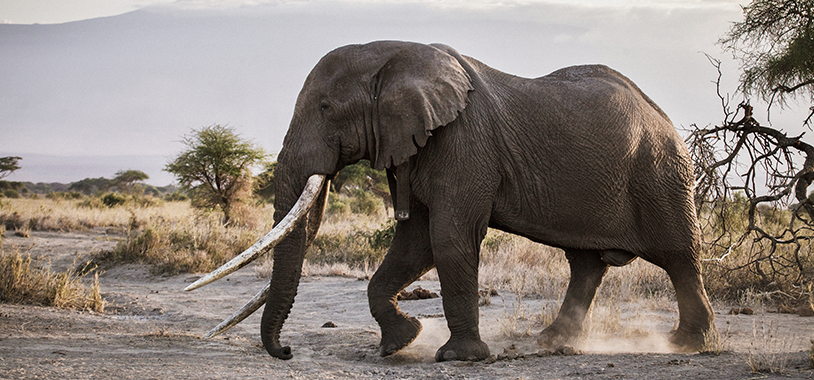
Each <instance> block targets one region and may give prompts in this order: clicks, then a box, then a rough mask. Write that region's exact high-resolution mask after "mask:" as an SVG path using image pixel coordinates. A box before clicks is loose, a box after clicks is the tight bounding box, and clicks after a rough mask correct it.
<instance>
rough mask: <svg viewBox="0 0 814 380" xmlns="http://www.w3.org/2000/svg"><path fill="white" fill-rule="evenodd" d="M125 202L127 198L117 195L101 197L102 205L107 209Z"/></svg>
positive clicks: (110, 194) (111, 194)
mask: <svg viewBox="0 0 814 380" xmlns="http://www.w3.org/2000/svg"><path fill="white" fill-rule="evenodd" d="M125 202H127V197H125V196H124V195H122V194H119V193H107V194H105V195H104V196H102V203H104V205H105V206H107V207H114V206H120V205H123V204H124V203H125Z"/></svg>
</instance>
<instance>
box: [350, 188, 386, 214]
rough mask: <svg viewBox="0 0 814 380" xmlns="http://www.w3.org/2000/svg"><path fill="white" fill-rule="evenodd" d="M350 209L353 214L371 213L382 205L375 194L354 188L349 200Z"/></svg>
mask: <svg viewBox="0 0 814 380" xmlns="http://www.w3.org/2000/svg"><path fill="white" fill-rule="evenodd" d="M349 206H350V210H351V211H352V212H353V213H355V214H365V215H368V216H370V215H373V214H375V213H376V211H377V210H379V209H380V208H383V207H384V203H383V202H382V200H381V199H379V198H378V197H376V196H375V195H373V194H371V193H369V192H367V191H363V190H355V191H354V192H353V196H352V197H351V198H350V201H349Z"/></svg>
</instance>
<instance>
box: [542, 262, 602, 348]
mask: <svg viewBox="0 0 814 380" xmlns="http://www.w3.org/2000/svg"><path fill="white" fill-rule="evenodd" d="M565 257H566V258H567V259H568V264H569V266H570V267H571V280H570V282H569V283H568V290H567V291H566V292H565V299H564V300H563V302H562V306H561V307H560V312H559V314H558V315H557V319H555V320H554V322H553V323H551V325H549V326H548V327H546V328H545V329H544V330H543V331H542V332H541V333H540V336H539V337H538V338H537V342H538V343H539V344H540V345H542V346H544V347H551V348H556V347H560V346H563V345H573V344H574V343H575V342H576V340H577V338H578V337H579V335H580V334H581V333H582V324H583V322H584V321H585V315H586V314H587V313H588V309H589V308H590V307H591V303H593V300H594V296H595V295H596V289H597V288H598V287H599V284H601V283H602V277H603V276H604V275H605V272H607V270H608V265H607V264H605V262H603V261H602V258H601V256H600V253H599V252H597V251H583V250H566V251H565Z"/></svg>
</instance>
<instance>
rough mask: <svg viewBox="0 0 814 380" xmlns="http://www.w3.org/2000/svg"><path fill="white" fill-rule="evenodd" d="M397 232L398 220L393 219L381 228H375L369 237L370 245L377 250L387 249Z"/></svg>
mask: <svg viewBox="0 0 814 380" xmlns="http://www.w3.org/2000/svg"><path fill="white" fill-rule="evenodd" d="M395 234H396V221H395V220H393V219H390V220H388V221H387V222H385V223H384V224H383V225H382V227H381V228H379V229H378V230H374V231H373V233H372V234H370V235H369V236H368V238H367V241H368V244H370V247H371V248H373V249H376V250H385V251H387V249H388V248H390V244H391V243H393V235H395Z"/></svg>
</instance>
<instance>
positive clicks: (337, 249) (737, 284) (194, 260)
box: [0, 189, 814, 307]
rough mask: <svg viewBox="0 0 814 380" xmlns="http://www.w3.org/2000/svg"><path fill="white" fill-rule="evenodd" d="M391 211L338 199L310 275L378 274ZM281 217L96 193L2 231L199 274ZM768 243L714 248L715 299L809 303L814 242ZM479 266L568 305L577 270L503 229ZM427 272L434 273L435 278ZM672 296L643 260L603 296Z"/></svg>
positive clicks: (29, 205)
mask: <svg viewBox="0 0 814 380" xmlns="http://www.w3.org/2000/svg"><path fill="white" fill-rule="evenodd" d="M110 194H117V196H118V197H119V198H117V199H118V200H117V201H116V202H111V201H109V200H108V201H106V199H108V198H111V195H110ZM737 201H738V200H735V201H734V202H737ZM388 213H392V209H385V207H384V203H383V201H382V199H381V198H379V197H377V196H375V195H372V194H371V193H370V192H365V191H361V190H358V189H351V190H349V191H345V190H342V191H341V192H339V193H331V194H330V197H329V201H328V206H327V209H326V213H325V217H324V222H323V224H322V227H321V229H320V233H319V234H318V235H317V238H316V239H315V241H314V244H313V246H312V247H311V248H310V250H309V251H308V253H307V255H306V260H307V264H306V269H304V270H305V271H306V274H339V275H352V276H359V277H364V276H365V275H369V274H371V273H372V272H373V271H374V270H375V268H376V267H377V266H378V264H379V263H380V262H381V260H382V258H383V257H384V255H385V253H386V251H387V248H388V247H389V244H390V239H392V235H393V233H394V230H395V222H393V221H392V218H391V217H388ZM788 213H789V211H786V210H780V209H772V210H764V211H763V213H762V217H763V218H764V219H766V220H771V219H776V220H778V224H777V226H776V228H783V227H782V225H781V224H780V223H779V221H781V220H783V218H785V217H786V216H785V215H786V214H788ZM272 214H273V208H272V206H271V205H270V204H268V203H264V202H259V201H257V202H255V203H253V204H252V205H250V206H247V207H246V208H245V209H243V210H241V214H239V215H235V217H234V219H235V220H237V221H240V222H239V223H231V224H229V225H224V224H223V223H222V216H221V215H220V213H219V211H215V210H208V211H207V210H201V209H196V208H193V207H191V205H190V203H189V201H188V200H181V201H168V200H163V199H160V198H156V197H152V196H134V195H129V196H124V195H120V194H118V193H108V194H102V195H99V196H94V197H86V196H82V195H81V194H80V195H78V196H77V195H71V194H56V193H55V194H54V195H50V196H48V197H39V198H38V199H32V198H14V199H3V200H2V202H0V226H4V227H5V229H6V231H7V232H6V233H16V232H20V233H23V234H25V233H30V231H81V230H88V229H92V228H96V227H105V228H107V229H108V232H110V233H111V236H114V237H115V238H116V239H118V240H119V241H118V244H117V246H116V248H115V249H113V250H111V251H108V252H100V253H96V254H95V255H94V257H93V264H94V265H99V266H101V267H103V268H104V267H107V266H111V265H116V263H119V262H139V263H144V264H147V265H149V266H150V267H151V270H152V272H153V273H155V274H177V273H181V272H193V273H200V272H207V271H210V270H212V269H215V268H217V267H218V266H220V265H222V264H223V263H225V262H226V261H228V260H229V259H231V258H232V257H233V256H235V255H236V254H238V253H240V252H241V251H243V250H244V249H246V248H248V247H249V246H250V245H251V244H253V243H254V242H255V241H256V240H257V239H258V238H259V237H261V236H263V235H264V234H265V233H267V232H268V231H269V230H270V228H271V226H272V225H273V220H272ZM721 223H727V224H728V225H729V229H730V230H731V231H732V236H738V235H737V228H735V227H737V226H738V225H742V224H743V223H744V220H743V218H742V217H740V216H739V215H738V214H737V213H733V215H732V216H731V218H729V220H726V221H722V220H716V219H714V218H713V219H711V220H708V221H706V223H704V228H705V231H706V232H710V230H713V229H715V228H719V226H720V224H721ZM733 226H734V227H733ZM742 227H743V226H742ZM713 232H714V231H713ZM769 243H770V242H752V243H750V244H744V245H741V246H740V247H738V248H736V249H730V250H725V251H722V250H721V249H720V247H725V246H726V244H721V241H720V240H719V241H717V243H716V244H714V245H708V246H705V248H706V249H705V250H704V251H703V259H704V262H703V270H704V276H705V281H706V286H707V291H708V293H709V294H710V296H711V297H712V298H713V300H718V301H725V302H735V303H739V304H744V305H750V306H754V305H758V304H765V305H777V304H785V305H788V306H790V307H797V306H799V304H801V303H804V302H810V297H811V290H812V289H811V287H812V284H811V279H812V278H814V272H812V271H814V258H812V255H811V251H810V245H809V244H808V242H807V241H803V242H800V245H799V246H798V247H797V249H795V250H791V249H789V250H787V251H780V252H779V253H778V252H776V253H775V255H776V256H778V257H776V258H775V259H774V260H772V261H770V262H759V263H755V262H754V256H755V255H757V254H759V253H760V252H761V249H762V247H763V245H764V244H769ZM266 260H267V261H269V260H271V259H270V258H268V259H266ZM784 260H785V261H784ZM786 261H787V262H793V263H797V264H799V265H798V266H795V267H794V268H792V269H793V270H792V269H788V268H786V269H787V270H785V271H780V270H779V268H777V267H772V265H775V266H779V265H780V263H783V262H786ZM480 265H481V269H480V281H481V285H482V286H483V287H489V288H494V289H508V290H512V291H514V292H517V293H518V294H522V295H532V294H533V295H536V296H540V297H544V298H550V299H559V298H561V297H562V295H563V293H564V290H565V287H566V286H567V283H568V278H569V268H568V264H567V261H566V260H565V258H564V255H563V254H562V252H561V251H560V250H558V249H555V248H551V247H547V246H543V245H540V244H536V243H533V242H531V241H529V240H527V239H525V238H522V237H518V236H514V235H511V234H507V233H503V232H500V231H497V230H490V231H489V233H488V234H487V236H486V238H485V239H484V241H483V244H482V251H481V263H480ZM264 268H265V269H264ZM784 268H785V267H784ZM269 270H270V266H269V265H268V264H267V263H261V265H259V266H258V269H257V272H258V274H259V275H261V276H264V277H265V276H268V275H269V274H270V273H269ZM427 276H428V278H432V277H433V276H435V275H434V273H433V272H431V273H429V274H428V275H427ZM672 292H673V290H672V285H671V284H670V281H669V279H668V278H667V276H666V274H665V273H664V271H662V270H661V269H660V268H657V267H655V266H654V265H652V264H650V263H647V262H644V261H642V260H636V261H634V262H633V263H632V264H630V265H628V266H626V267H622V268H611V269H610V270H609V272H608V274H607V275H606V277H605V279H604V281H603V285H602V287H601V288H600V290H599V293H598V297H597V299H598V300H605V299H610V300H613V301H612V302H619V301H624V302H632V301H641V300H657V299H670V297H671V295H672ZM600 306H601V305H600Z"/></svg>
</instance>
